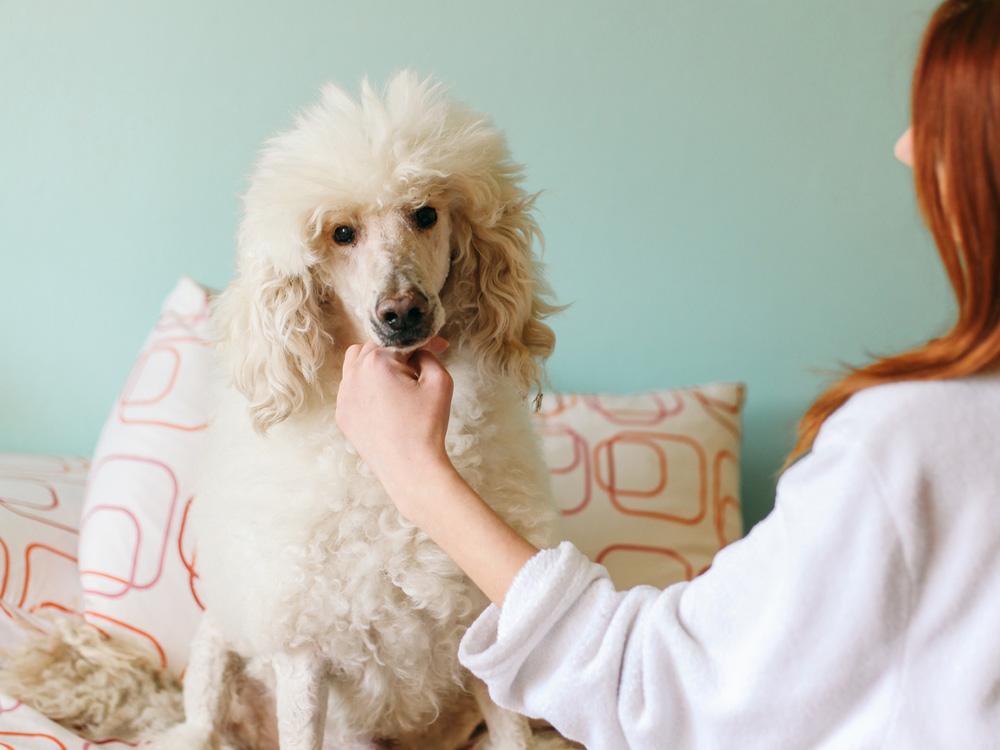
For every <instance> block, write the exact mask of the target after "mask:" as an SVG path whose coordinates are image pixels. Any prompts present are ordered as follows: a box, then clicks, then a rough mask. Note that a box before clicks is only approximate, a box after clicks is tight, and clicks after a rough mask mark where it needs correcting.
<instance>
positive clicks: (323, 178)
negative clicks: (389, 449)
mask: <svg viewBox="0 0 1000 750" xmlns="http://www.w3.org/2000/svg"><path fill="white" fill-rule="evenodd" d="M530 209H531V198H530V197H529V196H527V195H526V194H524V193H523V192H522V191H521V189H520V187H519V176H518V172H517V168H516V167H514V165H512V164H511V163H510V162H509V161H508V159H507V155H506V148H505V146H504V144H503V140H502V137H501V136H500V135H499V133H498V132H497V131H495V130H494V129H492V127H490V126H489V125H488V123H487V122H486V121H485V120H484V119H483V118H482V117H480V116H477V115H474V114H473V113H471V112H469V111H467V110H465V109H464V108H461V107H459V106H457V105H454V104H453V103H451V102H449V101H448V100H447V99H445V98H444V97H443V95H442V93H441V91H440V90H439V88H437V87H434V86H431V85H429V84H428V83H427V82H420V81H418V80H417V79H416V78H415V77H413V76H412V75H410V74H401V75H400V76H397V77H396V78H395V79H394V81H393V82H392V83H391V84H390V85H389V87H388V89H387V92H386V94H385V96H384V98H380V97H378V96H377V95H375V94H374V93H373V92H372V91H371V90H370V89H368V88H367V87H365V88H364V90H363V93H362V100H361V102H360V104H359V103H356V102H354V101H352V100H351V99H349V98H348V97H346V95H344V94H343V93H342V92H340V91H339V90H336V89H328V90H327V91H325V92H324V99H323V102H322V103H321V104H320V105H318V106H317V107H315V108H313V109H311V110H309V111H307V112H306V113H305V114H304V115H303V116H302V117H301V118H300V119H299V121H298V124H297V127H296V128H295V129H294V130H292V131H290V132H289V133H286V134H284V135H282V136H279V137H278V138H276V139H274V140H273V141H272V142H271V143H270V145H269V147H268V148H267V149H266V150H265V152H264V155H263V156H262V160H261V163H260V164H259V165H258V169H257V172H256V173H255V175H254V178H253V180H252V183H251V188H250V191H249V193H248V195H247V198H246V216H245V218H244V222H243V225H242V227H241V235H240V273H239V275H238V277H237V279H236V280H235V281H234V282H233V284H232V285H231V286H230V287H229V288H228V289H227V290H226V291H225V292H224V293H223V295H222V297H221V300H220V301H219V303H218V305H217V307H216V310H215V320H216V322H217V324H218V327H219V329H220V335H221V338H222V341H223V345H222V348H221V351H222V359H223V370H224V371H226V372H228V373H229V374H230V375H231V380H232V383H233V387H231V388H228V389H226V391H225V394H224V395H223V396H222V398H221V405H220V410H219V414H218V415H217V416H216V418H215V420H214V423H213V427H212V430H213V435H214V440H213V444H214V448H213V451H212V453H211V454H210V455H209V457H208V460H207V461H206V464H205V465H206V470H205V478H204V482H203V483H202V487H201V488H200V490H199V492H198V496H197V499H196V502H195V504H194V506H193V507H194V511H193V521H194V528H195V533H196V535H197V546H198V563H197V564H198V571H199V576H200V583H201V585H202V592H203V599H204V601H205V604H206V608H207V609H206V614H205V622H203V623H202V625H201V628H200V630H199V634H198V637H197V639H196V642H195V644H194V646H193V648H192V657H191V663H190V665H189V667H188V672H187V675H186V678H185V709H186V713H187V717H186V721H185V723H184V724H183V725H181V726H179V727H176V728H175V729H173V730H172V731H171V732H169V733H168V734H166V735H165V736H163V737H161V738H160V739H159V740H158V742H157V743H156V747H158V748H171V749H173V748H176V749H177V750H180V748H184V750H200V748H208V747H211V746H212V743H213V742H215V741H217V738H218V737H219V736H222V735H225V723H226V722H225V720H224V714H225V713H226V706H227V704H228V703H229V700H228V698H227V697H226V696H227V694H229V693H230V692H231V691H228V690H227V686H229V685H232V684H233V682H232V680H231V679H230V678H231V677H233V676H234V675H236V674H237V673H239V672H240V671H241V670H242V671H243V672H245V673H246V674H249V675H253V676H255V677H256V678H258V679H259V680H260V681H261V682H263V683H264V684H266V685H267V686H268V687H269V688H271V689H272V690H273V693H274V695H275V696H276V703H277V729H278V734H279V735H280V744H281V750H300V749H301V750H318V748H319V747H321V743H322V742H323V741H324V740H323V738H324V736H325V742H326V743H328V744H327V745H326V746H328V747H331V748H354V747H372V746H374V743H377V742H382V741H391V742H392V743H394V744H393V746H394V747H400V748H413V750H418V749H419V750H433V749H434V748H438V747H440V748H445V747H455V746H456V744H458V743H460V742H461V741H462V739H463V738H464V737H467V736H468V733H469V731H470V729H471V728H472V727H473V726H474V725H475V724H476V722H477V721H478V720H479V718H480V716H485V717H486V719H487V723H488V725H489V729H490V740H489V742H490V745H491V747H494V748H504V749H505V750H521V749H522V748H527V747H529V746H531V740H530V731H529V729H528V725H527V723H526V720H525V719H523V718H522V717H518V716H515V715H513V714H509V713H507V712H504V711H501V710H500V709H498V708H497V707H495V706H493V704H492V703H491V702H490V701H489V698H488V696H487V695H486V692H485V690H483V689H482V688H481V686H477V685H476V684H474V682H473V680H472V679H471V677H470V675H468V674H467V673H466V672H464V671H463V669H462V667H461V665H460V664H459V662H458V644H459V640H460V638H461V636H462V634H463V632H464V631H465V629H466V627H467V626H468V625H469V623H470V622H471V621H472V619H473V618H474V617H475V616H476V615H477V614H478V613H479V612H480V611H481V610H482V609H483V608H484V606H485V605H486V603H487V602H486V600H485V598H484V597H483V595H482V594H481V593H480V592H479V591H478V590H477V589H476V588H475V586H474V585H473V584H472V583H471V582H470V581H469V580H468V579H467V578H466V577H465V576H464V574H463V573H462V572H461V571H460V570H459V569H458V568H457V567H456V566H455V565H454V563H453V562H452V561H451V560H450V559H449V558H448V557H447V556H446V555H445V554H444V553H443V552H442V551H441V550H440V549H439V548H438V547H437V546H436V545H435V544H433V543H432V542H431V541H430V539H429V538H428V537H427V536H426V535H425V534H423V533H422V532H421V531H420V530H418V529H417V528H415V527H414V526H412V525H411V524H409V523H408V522H406V521H405V520H403V518H402V517H401V516H400V515H399V513H398V512H397V511H396V509H395V507H394V506H393V504H392V502H391V501H390V499H389V498H388V496H387V495H386V494H385V492H384V490H383V489H382V487H381V486H380V484H379V483H378V481H377V480H376V479H375V478H374V477H373V476H372V474H371V472H370V471H368V469H367V467H366V466H365V465H364V464H363V462H362V461H361V460H360V459H359V458H358V457H357V455H356V454H355V453H354V451H353V450H352V449H351V447H350V446H349V444H347V442H346V441H345V439H344V437H343V436H342V435H341V433H340V432H339V430H338V429H337V426H336V424H335V421H334V404H335V401H336V391H337V384H338V380H339V375H340V368H341V364H342V360H343V353H344V350H345V348H346V347H347V346H348V345H350V344H352V343H360V342H364V341H376V342H378V343H380V344H381V345H383V346H389V347H394V348H396V349H399V350H400V351H401V352H404V353H405V352H407V351H412V350H413V349H414V348H416V347H417V346H420V345H421V344H422V343H424V342H426V341H427V340H429V339H430V338H431V337H433V336H435V335H437V334H442V335H444V336H445V337H446V338H448V339H449V340H450V341H451V342H452V346H451V348H450V349H449V351H448V352H447V354H446V355H445V357H444V360H445V363H446V365H447V367H448V368H449V370H450V372H451V374H452V377H453V379H454V382H455V397H454V401H453V406H452V413H451V420H450V426H449V432H448V439H447V448H448V452H449V455H450V456H451V458H452V460H453V462H454V463H455V465H456V467H457V468H458V470H459V471H460V472H461V473H462V474H463V475H464V476H465V478H466V479H467V480H468V481H469V482H470V483H471V485H472V486H473V487H474V488H475V489H477V490H478V491H479V492H480V493H481V494H482V496H483V497H484V498H485V499H486V500H487V501H488V502H489V503H490V504H491V505H492V506H493V508H494V509H495V510H497V512H498V513H499V514H500V515H501V516H503V517H504V518H505V519H506V520H507V521H508V522H509V523H511V524H512V525H513V526H514V527H515V528H516V529H518V530H519V531H520V532H522V533H523V534H524V535H526V536H527V537H528V539H529V540H531V541H533V542H534V543H536V544H543V543H544V542H545V541H546V539H547V526H548V520H549V517H550V510H549V509H550V507H551V504H550V499H549V490H548V475H547V472H546V470H545V467H544V464H543V462H542V460H541V457H540V450H539V445H538V442H537V439H536V437H535V436H534V433H533V432H532V430H531V426H530V424H529V421H528V420H529V416H528V410H527V408H526V404H525V396H526V395H527V390H528V388H529V387H530V386H531V385H532V383H535V384H537V380H538V372H539V370H538V360H539V359H541V358H544V357H545V356H546V355H547V354H548V353H549V351H550V350H551V346H552V334H551V332H550V331H549V330H548V329H547V328H546V327H545V326H544V325H543V324H542V323H541V322H540V318H541V317H543V316H544V315H545V314H546V313H548V312H549V311H550V310H551V308H550V307H548V306H547V305H546V304H545V303H544V302H543V301H542V299H541V298H540V297H539V294H540V292H541V291H543V288H542V287H541V283H540V281H539V280H538V277H537V274H536V265H535V261H534V257H533V252H532V248H531V245H532V240H533V237H534V236H535V234H536V233H537V230H536V227H535V225H534V222H533V220H532V219H531V217H530ZM324 715H325V719H324ZM244 723H246V722H244ZM266 734H268V733H267V732H264V733H258V736H257V737H256V738H254V739H252V740H251V744H253V745H256V746H266V745H267V744H269V743H270V742H273V737H266V736H265V735H266Z"/></svg>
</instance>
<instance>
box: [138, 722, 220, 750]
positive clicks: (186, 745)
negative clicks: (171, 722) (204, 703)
mask: <svg viewBox="0 0 1000 750" xmlns="http://www.w3.org/2000/svg"><path fill="white" fill-rule="evenodd" d="M139 747H140V750H221V748H220V746H219V744H218V743H217V742H215V741H214V740H213V739H212V733H211V732H207V731H205V730H204V729H201V728H199V727H194V726H191V725H190V724H178V725H177V726H174V727H171V728H170V729H168V730H167V731H166V732H164V733H163V734H161V735H158V736H157V737H154V738H153V739H152V740H149V741H148V742H146V743H144V744H142V745H140V746H139Z"/></svg>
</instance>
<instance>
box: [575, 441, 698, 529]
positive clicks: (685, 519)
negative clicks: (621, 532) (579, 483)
mask: <svg viewBox="0 0 1000 750" xmlns="http://www.w3.org/2000/svg"><path fill="white" fill-rule="evenodd" d="M594 466H595V468H596V472H595V478H596V480H597V483H598V485H599V486H600V487H601V488H602V489H603V490H604V491H605V492H606V493H607V495H608V499H609V500H610V501H611V504H612V505H613V506H614V507H615V509H616V510H617V511H618V512H620V513H623V514H625V515H629V516H640V517H645V518H650V519H657V520H661V521H668V522H671V523H679V524H686V525H694V524H698V523H700V522H701V521H702V519H703V518H704V517H705V512H706V506H707V493H708V487H707V474H708V467H707V459H706V456H705V450H704V448H703V447H702V446H701V444H700V443H699V442H698V441H697V440H696V439H694V438H692V437H689V436H687V435H674V434H671V433H665V432H639V431H632V432H619V433H617V434H615V435H613V436H612V437H611V438H609V439H607V440H603V441H601V442H600V443H598V444H597V445H596V446H595V447H594ZM671 467H676V468H674V469H672V468H671ZM640 482H641V484H640Z"/></svg>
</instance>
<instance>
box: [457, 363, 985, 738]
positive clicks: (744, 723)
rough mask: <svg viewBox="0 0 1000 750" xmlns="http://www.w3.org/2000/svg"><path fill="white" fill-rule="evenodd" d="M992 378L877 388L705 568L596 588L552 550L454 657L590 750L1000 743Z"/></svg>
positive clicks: (565, 554)
mask: <svg viewBox="0 0 1000 750" xmlns="http://www.w3.org/2000/svg"><path fill="white" fill-rule="evenodd" d="M998 435H1000V377H997V376H993V375H990V376H977V377H973V378H968V379H963V380H955V381H946V382H939V383H906V384H894V385H887V386H880V387H877V388H873V389H869V390H867V391H864V392H862V393H860V394H858V395H857V396H855V397H854V398H852V399H851V400H850V401H849V402H848V403H847V405H845V406H844V407H843V408H842V409H840V410H839V411H838V412H837V413H836V414H835V415H834V416H833V417H831V418H830V419H829V420H828V421H827V423H826V424H825V425H824V427H823V429H822V431H821V433H820V435H819V438H818V439H817V441H816V444H815V446H814V448H813V451H812V452H811V453H810V454H809V455H808V456H807V457H805V458H804V459H802V460H801V461H799V462H798V463H797V464H796V465H795V466H794V467H792V468H791V469H790V470H788V471H787V472H786V473H785V474H784V476H783V477H782V478H781V480H780V482H779V485H778V493H777V500H776V504H775V508H774V511H773V512H772V513H771V514H770V515H769V516H768V517H767V518H766V519H765V520H764V521H762V522H761V523H759V524H758V525H757V526H756V527H755V528H754V529H753V530H752V532H751V533H750V534H749V535H748V536H747V537H746V538H745V539H743V540H741V541H739V542H736V543H734V544H732V545H730V546H729V547H728V548H726V549H724V550H723V551H722V552H720V553H719V554H718V556H717V557H716V559H715V562H714V564H713V565H712V567H711V569H710V570H709V571H707V572H706V573H704V574H703V575H701V576H700V577H698V578H696V579H695V580H693V581H690V582H685V583H679V584H676V585H674V586H670V587H669V588H667V589H665V590H659V589H656V588H653V587H647V586H639V587H636V588H634V589H630V590H627V591H621V592H618V591H615V589H614V587H613V585H612V584H611V582H610V580H609V579H608V576H607V572H606V570H605V569H604V568H603V567H601V566H599V565H595V564H593V563H591V562H590V561H589V560H587V559H586V558H585V557H584V556H583V555H582V554H581V553H580V552H579V551H577V550H576V548H574V547H573V546H572V545H570V544H569V543H563V544H562V545H561V546H560V547H558V548H557V549H551V550H544V551H542V552H540V553H539V554H538V555H536V556H535V557H534V558H532V559H531V560H530V561H529V562H528V563H527V564H526V565H525V566H524V568H523V569H522V570H521V571H520V572H519V573H518V575H517V577H516V578H515V580H514V582H513V585H512V586H511V589H510V591H509V592H508V594H507V597H506V599H505V601H504V605H503V608H502V610H501V609H500V608H497V607H495V606H491V607H490V608H489V609H487V610H486V611H485V612H484V613H483V614H482V616H481V617H480V618H479V619H478V620H477V621H476V622H475V623H474V624H473V626H472V627H471V628H470V630H469V632H468V633H467V634H466V636H465V639H464V640H463V642H462V646H461V651H460V656H461V660H462V662H463V663H464V664H465V665H466V666H467V667H468V668H469V669H470V670H471V671H472V672H473V673H475V674H476V675H478V676H479V677H480V678H482V679H483V680H484V681H485V682H486V684H487V685H488V686H489V690H490V694H491V695H492V696H493V698H494V700H495V701H496V702H497V703H499V704H500V705H502V706H505V707H507V708H510V709H514V710H516V711H520V712H522V713H525V714H528V715H530V716H534V717H542V718H545V719H547V720H549V721H550V722H552V724H553V725H554V726H555V727H556V728H557V729H559V730H561V731H562V732H563V734H565V735H566V736H567V737H569V738H572V739H576V740H578V741H580V742H583V743H584V744H585V745H586V746H587V747H588V748H590V750H616V749H617V748H640V749H642V750H654V749H656V748H677V749H679V748H740V749H741V750H745V749H747V748H767V749H768V750H790V749H793V748H963V749H965V748H969V749H972V748H975V749H976V750H979V749H981V748H1000V440H998Z"/></svg>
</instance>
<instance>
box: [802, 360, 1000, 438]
mask: <svg viewBox="0 0 1000 750" xmlns="http://www.w3.org/2000/svg"><path fill="white" fill-rule="evenodd" d="M997 437H1000V372H991V373H987V374H981V375H974V376H970V377H966V378H956V379H950V380H935V381H903V382H898V383H887V384H884V385H878V386H873V387H871V388H867V389H865V390H863V391H861V392H859V393H857V394H855V395H854V396H852V397H851V398H850V399H849V400H848V401H847V403H845V404H844V405H843V406H842V407H841V408H840V409H838V410H837V411H836V412H835V413H834V414H833V415H832V416H831V417H830V418H829V419H828V420H827V422H826V424H824V425H823V428H822V430H821V431H820V434H819V436H818V437H817V441H816V447H817V448H822V447H823V446H826V445H835V444H842V443H844V442H845V441H846V442H847V443H849V444H851V445H854V446H856V447H859V448H862V449H864V450H866V452H871V453H875V454H885V453H887V452H890V453H897V454H898V453H899V452H905V453H910V454H923V453H925V452H926V451H931V452H933V453H934V454H935V455H937V454H940V452H941V449H942V447H947V446H950V447H952V448H962V447H963V446H971V445H976V446H982V445H983V444H984V443H993V442H994V441H995V440H996V439H997ZM948 452H950V451H948Z"/></svg>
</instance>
